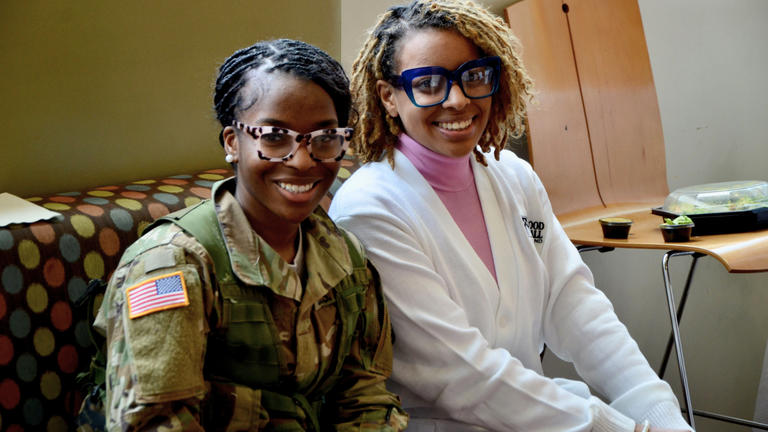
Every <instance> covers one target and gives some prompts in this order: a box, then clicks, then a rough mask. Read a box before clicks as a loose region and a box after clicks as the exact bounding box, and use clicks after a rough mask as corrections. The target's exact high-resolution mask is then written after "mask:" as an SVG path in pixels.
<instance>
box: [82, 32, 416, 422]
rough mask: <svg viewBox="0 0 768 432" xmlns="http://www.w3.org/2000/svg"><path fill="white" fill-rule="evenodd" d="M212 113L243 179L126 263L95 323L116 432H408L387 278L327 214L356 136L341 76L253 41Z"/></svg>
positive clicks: (315, 58) (229, 71) (227, 65)
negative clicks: (395, 385)
mask: <svg viewBox="0 0 768 432" xmlns="http://www.w3.org/2000/svg"><path fill="white" fill-rule="evenodd" d="M214 104H215V108H216V113H217V117H218V119H219V121H220V122H221V125H222V131H221V134H220V137H219V138H220V141H221V144H222V146H223V147H224V150H225V151H226V160H227V161H228V162H230V163H231V164H232V165H233V166H234V169H235V177H233V178H231V179H228V180H224V181H221V182H219V183H217V184H215V185H214V186H213V191H212V198H211V199H210V200H206V201H204V202H202V203H201V204H198V205H197V206H195V207H193V208H191V209H186V210H185V211H182V212H180V213H176V214H173V215H170V216H169V217H166V218H163V219H162V220H161V221H159V222H156V223H155V224H154V225H152V226H151V228H150V230H149V232H148V233H145V235H144V236H143V237H142V238H140V239H139V240H138V241H137V242H136V243H134V244H133V245H132V246H131V247H130V248H129V249H128V250H127V251H126V252H125V254H124V255H123V258H122V259H121V262H120V265H119V267H118V269H117V270H116V271H115V273H114V275H113V277H112V279H111V280H110V282H109V285H108V288H107V292H106V294H105V299H104V303H103V306H102V308H101V310H100V312H99V315H98V317H97V320H96V326H97V328H100V329H102V330H103V331H104V332H105V333H106V337H107V350H106V356H107V371H106V381H107V397H106V401H105V410H106V421H107V424H106V426H107V429H109V430H123V431H125V430H164V431H166V430H168V431H170V430H203V429H205V430H280V431H303V430H355V431H357V430H401V429H403V428H404V427H405V424H406V422H407V415H406V414H405V413H404V412H403V411H402V410H401V408H400V402H399V399H398V398H397V396H395V395H394V394H392V393H389V392H388V391H387V390H386V388H385V381H386V380H387V377H388V376H389V375H390V372H391V367H392V345H391V343H392V340H391V332H390V323H389V316H388V313H387V310H386V308H385V305H384V303H383V300H382V296H381V292H380V286H379V281H378V276H377V275H376V273H375V270H374V269H373V268H372V267H370V266H368V265H367V261H366V260H365V258H364V255H363V252H362V248H361V246H360V244H359V243H358V241H357V240H356V239H355V238H354V237H352V236H351V235H350V234H348V233H345V232H344V231H343V230H341V229H340V228H337V227H336V226H335V225H334V223H333V222H332V221H331V220H330V219H329V218H328V216H327V215H326V214H325V212H324V211H323V210H322V209H321V208H320V207H318V204H319V202H320V200H321V199H322V197H323V196H324V195H325V194H326V192H327V191H328V188H329V187H330V186H331V184H332V182H333V180H334V178H335V177H336V173H337V171H338V169H339V166H340V162H339V161H340V160H341V158H342V156H343V155H344V152H345V150H346V148H347V145H348V140H349V137H350V136H351V132H352V130H351V129H348V128H345V126H347V123H348V117H349V108H350V93H349V87H348V80H347V77H346V75H345V74H344V71H343V70H342V68H341V66H340V65H339V64H338V62H336V61H335V60H333V59H332V58H331V57H329V56H328V55H327V54H326V53H325V52H323V51H321V50H319V49H318V48H315V47H313V46H311V45H308V44H305V43H302V42H298V41H293V40H275V41H269V42H260V43H257V44H255V45H253V46H251V47H249V48H245V49H242V50H239V51H237V52H235V53H234V54H233V55H232V56H231V57H229V58H228V59H227V60H226V61H225V62H224V64H223V65H222V66H221V68H220V69H219V75H218V78H217V81H216V90H215V95H214ZM294 131H296V132H294Z"/></svg>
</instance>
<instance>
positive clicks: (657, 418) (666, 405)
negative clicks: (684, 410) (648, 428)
mask: <svg viewBox="0 0 768 432" xmlns="http://www.w3.org/2000/svg"><path fill="white" fill-rule="evenodd" d="M647 416H648V417H647V418H648V421H650V422H651V425H653V426H657V427H665V428H668V429H679V430H686V431H693V429H692V428H691V426H690V425H689V424H688V423H686V422H685V420H684V419H683V416H682V415H681V413H680V407H679V406H678V405H677V404H676V403H674V402H671V401H666V402H662V403H660V404H658V405H656V406H655V407H653V408H652V409H651V410H650V411H648V414H647Z"/></svg>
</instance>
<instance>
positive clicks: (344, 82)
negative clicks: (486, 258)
mask: <svg viewBox="0 0 768 432" xmlns="http://www.w3.org/2000/svg"><path fill="white" fill-rule="evenodd" d="M257 69H263V70H264V71H265V72H267V73H271V72H273V71H281V72H286V73H289V74H291V75H294V76H297V77H299V78H303V79H306V80H308V81H312V82H314V83H315V84H317V85H319V86H320V87H321V88H322V89H323V90H325V92H326V93H328V95H329V96H330V97H331V100H333V106H334V107H335V109H336V116H337V118H338V120H339V127H345V126H347V123H348V122H349V116H350V108H351V105H352V98H351V96H350V92H349V79H348V78H347V75H346V74H345V73H344V69H343V68H342V67H341V65H340V64H339V62H337V61H336V60H334V59H333V57H331V56H330V55H328V54H327V53H326V52H325V51H323V50H321V49H320V48H317V47H315V46H313V45H310V44H308V43H305V42H301V41H297V40H293V39H277V40H271V41H262V42H257V43H256V44H254V45H252V46H250V47H248V48H243V49H240V50H238V51H235V53H234V54H232V55H231V56H229V58H227V59H226V60H225V61H224V64H222V65H221V67H219V74H218V76H217V77H216V88H215V90H214V95H213V107H214V109H215V110H216V118H217V119H218V120H219V123H221V127H222V132H219V143H220V144H221V145H222V146H223V145H224V137H223V128H225V127H227V126H230V125H232V121H233V120H235V118H236V115H237V114H238V113H240V112H241V111H244V110H246V109H247V108H248V107H249V106H250V105H251V104H252V103H253V101H249V100H243V98H242V95H241V92H240V90H241V89H242V88H243V86H244V85H245V84H246V83H247V81H248V72H249V71H251V70H257Z"/></svg>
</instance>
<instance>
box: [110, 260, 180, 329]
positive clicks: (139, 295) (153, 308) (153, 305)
mask: <svg viewBox="0 0 768 432" xmlns="http://www.w3.org/2000/svg"><path fill="white" fill-rule="evenodd" d="M125 293H126V294H125V296H126V298H127V300H128V317H129V318H131V319H134V318H138V317H141V316H144V315H147V314H151V313H152V312H157V311H161V310H166V309H173V308H177V307H182V306H187V305H188V304H189V297H188V296H187V285H186V284H185V283H184V275H183V274H182V272H180V271H178V272H175V273H169V274H164V275H162V276H158V277H156V278H152V279H149V280H146V281H143V282H141V283H140V284H138V285H134V286H132V287H130V288H128V289H127V290H126V291H125Z"/></svg>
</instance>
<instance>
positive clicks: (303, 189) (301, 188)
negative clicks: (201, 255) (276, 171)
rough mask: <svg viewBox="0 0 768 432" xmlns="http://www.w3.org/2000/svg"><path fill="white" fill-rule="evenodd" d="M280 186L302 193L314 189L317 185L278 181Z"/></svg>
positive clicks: (289, 190)
mask: <svg viewBox="0 0 768 432" xmlns="http://www.w3.org/2000/svg"><path fill="white" fill-rule="evenodd" d="M277 185H278V186H280V187H281V188H283V189H285V190H287V191H288V192H292V193H302V192H306V191H308V190H310V189H312V188H313V187H314V186H315V185H314V184H313V183H310V184H306V185H295V184H289V183H278V184H277Z"/></svg>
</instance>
